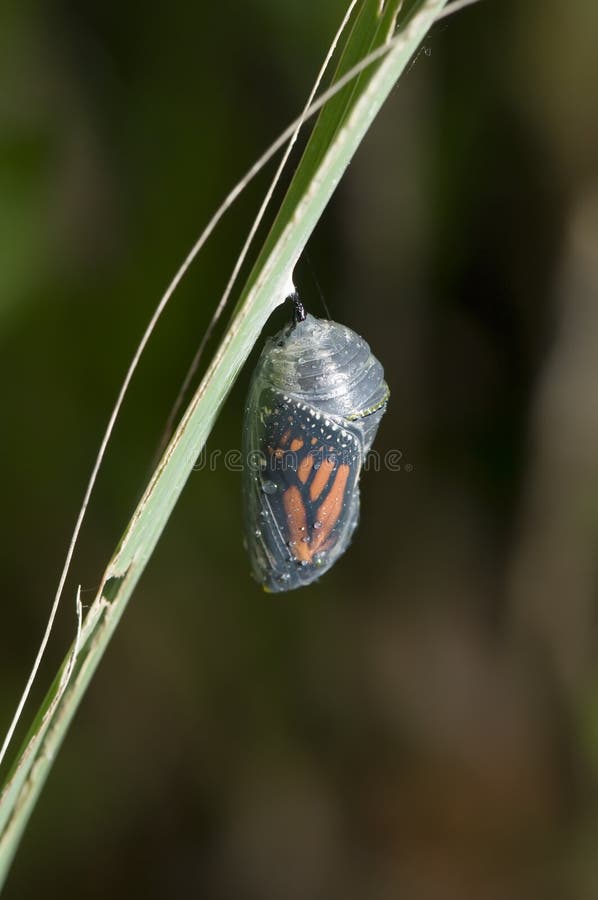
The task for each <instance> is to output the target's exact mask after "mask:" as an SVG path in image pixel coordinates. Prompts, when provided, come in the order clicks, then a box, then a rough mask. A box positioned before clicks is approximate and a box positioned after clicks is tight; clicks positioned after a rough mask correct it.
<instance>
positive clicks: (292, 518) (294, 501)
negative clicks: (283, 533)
mask: <svg viewBox="0 0 598 900" xmlns="http://www.w3.org/2000/svg"><path fill="white" fill-rule="evenodd" d="M282 502H283V504H284V511H285V513H286V515H287V523H288V526H289V532H288V533H289V544H290V546H291V552H292V554H293V556H294V557H295V559H297V560H299V561H304V560H305V561H306V562H309V561H310V559H311V550H310V547H309V544H308V543H307V541H306V540H305V538H307V517H306V514H305V506H304V505H303V500H302V499H301V492H300V491H299V488H298V487H297V486H296V485H294V484H293V485H291V487H289V488H287V489H286V491H285V492H284V494H283V495H282Z"/></svg>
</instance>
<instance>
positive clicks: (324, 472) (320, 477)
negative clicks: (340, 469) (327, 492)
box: [309, 459, 335, 500]
mask: <svg viewBox="0 0 598 900" xmlns="http://www.w3.org/2000/svg"><path fill="white" fill-rule="evenodd" d="M334 465H335V464H334V462H332V460H330V459H324V460H322V464H321V465H320V468H319V469H318V471H317V472H316V474H315V475H314V480H313V481H312V483H311V484H310V486H309V496H310V497H311V499H312V500H317V499H318V497H319V496H320V494H321V493H322V491H323V490H324V488H325V487H326V485H327V484H328V479H329V478H330V476H331V475H332V473H333V471H334Z"/></svg>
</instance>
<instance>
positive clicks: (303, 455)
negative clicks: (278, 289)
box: [243, 315, 389, 591]
mask: <svg viewBox="0 0 598 900" xmlns="http://www.w3.org/2000/svg"><path fill="white" fill-rule="evenodd" d="M388 397H389V390H388V386H387V385H386V382H385V381H384V371H383V369H382V366H381V365H380V363H379V362H378V360H377V359H376V357H375V356H374V355H373V354H372V352H371V350H370V348H369V346H368V344H367V343H366V341H365V340H364V339H363V338H362V337H360V336H359V335H358V334H356V333H355V332H354V331H351V329H350V328H347V327H346V326H344V325H339V324H337V323H336V322H331V321H329V320H326V319H316V318H314V317H313V316H311V315H307V316H306V318H305V319H304V320H303V321H300V322H297V323H296V324H293V325H290V326H288V327H287V328H285V329H283V330H282V331H281V332H279V334H277V335H276V336H275V337H273V338H270V339H269V340H268V341H267V343H266V346H265V347H264V350H263V351H262V354H261V356H260V358H259V361H258V363H257V366H256V369H255V372H254V374H253V378H252V380H251V384H250V387H249V394H248V397H247V403H246V407H245V419H244V427H243V449H244V454H243V458H244V464H245V465H244V485H243V500H244V512H245V534H246V545H247V549H248V552H249V557H250V560H251V567H252V571H253V575H254V577H255V578H256V579H257V581H259V582H260V583H261V584H262V585H263V586H264V588H265V589H266V590H268V591H288V590H292V589H294V588H298V587H301V586H303V585H306V584H310V582H312V581H315V580H316V579H317V578H319V577H320V576H321V575H322V574H323V573H324V572H326V571H327V570H328V569H329V568H330V567H331V566H333V565H334V563H335V562H336V560H337V559H338V558H339V557H340V556H341V555H342V554H343V553H344V552H345V550H346V549H347V547H348V545H349V543H350V541H351V536H352V534H353V532H354V530H355V528H356V526H357V523H358V520H359V486H358V482H359V473H360V471H361V467H362V465H363V462H364V459H365V457H366V454H367V453H368V451H369V450H370V448H371V446H372V443H373V441H374V438H375V436H376V431H377V430H378V426H379V424H380V420H381V419H382V416H383V415H384V411H385V409H386V403H387V400H388Z"/></svg>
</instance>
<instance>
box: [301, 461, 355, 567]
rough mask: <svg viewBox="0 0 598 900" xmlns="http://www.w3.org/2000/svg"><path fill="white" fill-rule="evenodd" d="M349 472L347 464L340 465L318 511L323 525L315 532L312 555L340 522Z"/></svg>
mask: <svg viewBox="0 0 598 900" xmlns="http://www.w3.org/2000/svg"><path fill="white" fill-rule="evenodd" d="M349 472H350V468H349V466H347V465H342V466H339V467H338V472H337V473H336V477H335V479H334V481H333V483H332V487H331V488H330V491H329V492H328V496H327V497H326V499H325V500H324V502H323V503H322V504H321V505H320V507H319V509H318V511H317V513H316V521H320V522H321V523H322V527H321V528H320V529H319V530H318V531H316V532H314V534H313V537H312V540H311V545H310V556H311V555H313V554H314V553H315V552H316V551H317V550H318V549H319V548H320V547H321V546H322V544H324V543H325V541H326V540H327V538H329V537H330V532H331V531H332V529H333V528H334V526H335V525H336V523H337V522H338V517H339V516H340V514H341V510H342V508H343V500H344V497H345V490H346V487H347V481H348V478H349ZM318 474H319V473H318ZM314 480H315V479H314Z"/></svg>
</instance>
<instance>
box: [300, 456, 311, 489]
mask: <svg viewBox="0 0 598 900" xmlns="http://www.w3.org/2000/svg"><path fill="white" fill-rule="evenodd" d="M313 465H314V458H313V456H312V455H311V453H308V454H307V456H304V457H303V459H302V460H301V462H300V463H299V465H298V467H297V478H298V479H299V481H300V482H301V484H305V482H306V481H307V479H308V478H309V473H310V472H311V470H312V468H313Z"/></svg>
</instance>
